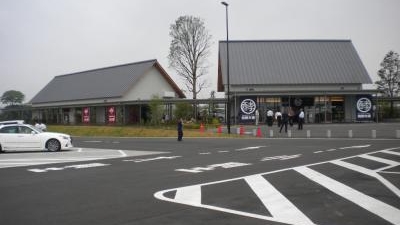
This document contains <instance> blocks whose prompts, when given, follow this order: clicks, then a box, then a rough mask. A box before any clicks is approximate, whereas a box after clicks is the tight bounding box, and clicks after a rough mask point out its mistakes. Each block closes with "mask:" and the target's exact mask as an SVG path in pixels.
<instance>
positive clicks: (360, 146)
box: [339, 145, 371, 150]
mask: <svg viewBox="0 0 400 225" xmlns="http://www.w3.org/2000/svg"><path fill="white" fill-rule="evenodd" d="M369 146H371V145H356V146H349V147H342V148H339V149H342V150H343V149H352V148H368V147H369Z"/></svg>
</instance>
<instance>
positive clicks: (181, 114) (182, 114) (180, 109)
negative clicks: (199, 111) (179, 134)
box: [174, 102, 193, 120]
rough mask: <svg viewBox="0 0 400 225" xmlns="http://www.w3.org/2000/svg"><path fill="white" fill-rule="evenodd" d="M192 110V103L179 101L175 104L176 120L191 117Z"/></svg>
mask: <svg viewBox="0 0 400 225" xmlns="http://www.w3.org/2000/svg"><path fill="white" fill-rule="evenodd" d="M192 110H193V108H192V105H190V104H189V103H185V102H181V103H177V104H176V105H175V113H174V114H175V117H176V119H177V120H178V119H180V118H182V119H185V120H187V119H190V118H191V114H192Z"/></svg>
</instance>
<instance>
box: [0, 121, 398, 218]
mask: <svg viewBox="0 0 400 225" xmlns="http://www.w3.org/2000/svg"><path fill="white" fill-rule="evenodd" d="M354 126H355V125H354ZM362 126H365V125H363V124H362ZM309 127H310V126H307V125H306V126H305V127H304V129H305V130H306V129H307V128H309ZM317 128H318V126H315V128H314V129H317ZM320 128H322V126H320ZM364 128H365V127H364ZM393 128H395V127H391V129H393ZM337 129H344V128H343V127H337ZM315 131H316V130H315ZM299 132H304V131H299ZM332 132H333V131H332ZM390 132H391V131H390V130H389V133H390ZM388 137H389V136H388ZM74 145H75V146H76V148H75V149H73V150H71V151H63V152H22V153H17V152H7V153H5V154H0V163H3V164H4V165H6V164H7V167H4V168H0V180H1V182H0V199H1V201H0V224H1V225H9V224H10V225H19V224H21V225H22V224H24V225H25V224H31V225H36V224H37V225H43V224H57V225H69V224H74V225H80V224H82V225H87V224H96V225H103V224H104V225H110V224H111V225H113V224H115V225H128V224H132V225H133V224H140V225H143V224H174V225H175V224H238V225H239V224H240V225H242V224H251V225H258V224H269V225H282V224H293V225H295V224H310V225H311V224H341V225H354V224H362V225H364V224H374V225H381V224H382V225H384V224H400V190H399V189H400V170H399V168H400V141H399V140H398V139H397V138H378V137H377V138H333V137H331V138H294V137H292V138H288V137H281V138H269V137H264V138H254V137H251V138H185V137H184V139H183V141H182V142H177V141H176V138H88V137H75V138H74ZM18 162H19V163H27V162H30V163H31V164H23V165H21V164H18ZM13 163H15V164H13Z"/></svg>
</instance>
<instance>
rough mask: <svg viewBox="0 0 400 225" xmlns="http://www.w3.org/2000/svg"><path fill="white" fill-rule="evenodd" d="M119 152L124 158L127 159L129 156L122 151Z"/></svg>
mask: <svg viewBox="0 0 400 225" xmlns="http://www.w3.org/2000/svg"><path fill="white" fill-rule="evenodd" d="M118 152H119V153H121V155H122V157H126V156H127V154H126V153H125V152H124V151H122V150H118Z"/></svg>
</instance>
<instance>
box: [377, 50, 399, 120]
mask: <svg viewBox="0 0 400 225" xmlns="http://www.w3.org/2000/svg"><path fill="white" fill-rule="evenodd" d="M399 70H400V60H399V54H398V53H396V52H394V51H389V52H388V53H387V54H386V55H385V57H384V58H383V61H382V63H381V69H380V70H379V71H378V76H379V78H380V80H379V81H376V82H375V84H377V86H378V90H380V91H381V92H382V93H383V94H384V95H385V96H388V97H391V98H392V97H395V96H396V95H397V94H398V93H399V87H400V71H399ZM390 115H393V101H391V104H390Z"/></svg>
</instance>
